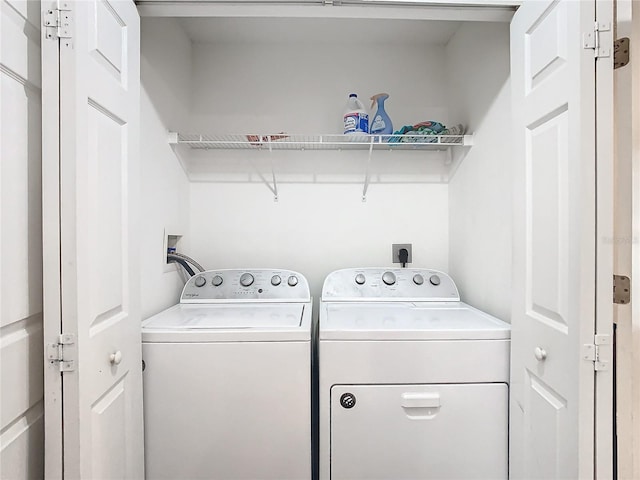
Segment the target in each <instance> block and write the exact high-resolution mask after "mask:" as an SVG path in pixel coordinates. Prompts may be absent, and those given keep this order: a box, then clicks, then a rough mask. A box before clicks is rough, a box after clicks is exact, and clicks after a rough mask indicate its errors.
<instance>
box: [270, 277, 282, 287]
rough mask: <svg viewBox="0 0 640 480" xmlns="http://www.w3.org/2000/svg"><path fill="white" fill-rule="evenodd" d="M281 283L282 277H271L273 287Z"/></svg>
mask: <svg viewBox="0 0 640 480" xmlns="http://www.w3.org/2000/svg"><path fill="white" fill-rule="evenodd" d="M281 283H282V278H280V275H274V276H273V277H271V285H273V286H274V287H277V286H278V285H280V284H281Z"/></svg>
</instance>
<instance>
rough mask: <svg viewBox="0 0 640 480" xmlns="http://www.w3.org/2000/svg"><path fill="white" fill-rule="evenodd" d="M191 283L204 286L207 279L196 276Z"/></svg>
mask: <svg viewBox="0 0 640 480" xmlns="http://www.w3.org/2000/svg"><path fill="white" fill-rule="evenodd" d="M193 283H194V284H195V286H196V287H204V284H205V283H207V279H206V278H204V277H196V279H195V281H194V282H193Z"/></svg>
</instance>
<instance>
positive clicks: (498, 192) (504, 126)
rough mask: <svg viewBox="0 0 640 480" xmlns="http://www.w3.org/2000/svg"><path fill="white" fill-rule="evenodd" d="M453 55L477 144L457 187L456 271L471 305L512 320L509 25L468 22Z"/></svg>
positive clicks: (455, 101) (464, 113) (459, 106)
mask: <svg viewBox="0 0 640 480" xmlns="http://www.w3.org/2000/svg"><path fill="white" fill-rule="evenodd" d="M446 57H447V70H448V74H449V79H450V82H451V102H452V106H453V108H454V111H455V112H456V114H457V115H459V116H460V117H461V118H462V121H463V122H464V123H465V124H467V125H468V126H469V129H470V131H472V132H474V146H473V147H472V148H470V149H469V152H468V154H467V155H466V157H465V158H464V161H462V162H461V163H460V166H459V168H458V170H457V171H456V173H455V175H454V177H453V179H452V180H451V181H450V183H449V219H450V220H449V225H450V229H449V235H450V238H449V241H450V243H449V245H450V248H449V273H450V274H451V275H452V277H453V278H454V279H455V281H456V283H457V284H458V288H459V289H460V294H461V296H462V299H463V300H464V301H465V302H468V303H470V304H472V305H473V306H475V307H477V308H480V309H482V310H484V311H486V312H488V313H491V314H493V315H495V316H497V317H499V318H501V319H503V320H505V321H507V322H509V321H510V310H511V231H512V223H513V222H512V195H513V187H512V180H511V178H512V176H511V163H512V161H513V153H512V145H511V137H512V134H511V101H510V97H511V87H510V83H509V25H508V24H478V23H468V24H464V25H463V26H462V27H461V28H460V29H459V30H458V32H457V33H456V35H455V36H454V37H453V38H452V39H451V41H450V42H449V44H448V45H447V49H446Z"/></svg>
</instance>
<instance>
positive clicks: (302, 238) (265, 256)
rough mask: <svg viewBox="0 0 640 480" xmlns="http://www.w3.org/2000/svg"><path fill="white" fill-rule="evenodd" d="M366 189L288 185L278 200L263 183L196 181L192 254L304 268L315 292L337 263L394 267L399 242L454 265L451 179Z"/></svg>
mask: <svg viewBox="0 0 640 480" xmlns="http://www.w3.org/2000/svg"><path fill="white" fill-rule="evenodd" d="M303 153H304V152H303ZM361 193H362V186H360V185H349V184H347V185H339V184H333V185H313V184H286V185H282V186H281V195H280V197H281V198H280V200H279V201H278V202H277V203H276V202H273V200H272V199H271V197H270V196H269V192H268V191H267V189H266V188H265V187H264V186H262V185H259V184H208V183H194V184H193V185H192V186H191V234H192V239H191V245H192V248H193V253H194V255H195V256H196V257H197V258H199V259H201V260H202V261H203V262H204V264H205V267H207V268H232V267H233V268H236V267H240V268H242V267H275V268H290V269H293V270H297V271H300V272H302V273H303V274H304V275H305V276H306V277H307V279H308V280H309V283H310V286H311V289H312V295H313V296H314V297H315V298H319V296H320V293H321V289H322V283H323V281H324V278H325V277H326V275H327V274H328V273H329V272H331V271H333V270H337V269H340V268H347V267H353V266H362V267H373V266H380V265H389V266H391V265H392V263H391V244H392V243H413V258H414V265H416V266H429V267H432V268H435V269H441V270H445V271H446V270H447V269H448V265H447V258H448V238H447V232H448V223H447V222H448V213H447V210H448V209H447V203H448V198H447V186H446V185H420V184H406V185H374V186H373V187H372V192H371V194H370V195H369V198H368V200H367V201H366V202H362V201H361V200H360V194H361ZM396 266H398V265H396Z"/></svg>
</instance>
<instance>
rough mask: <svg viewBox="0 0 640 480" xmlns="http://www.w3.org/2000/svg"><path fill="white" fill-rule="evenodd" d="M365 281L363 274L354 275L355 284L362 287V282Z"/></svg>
mask: <svg viewBox="0 0 640 480" xmlns="http://www.w3.org/2000/svg"><path fill="white" fill-rule="evenodd" d="M366 281H367V279H366V278H365V276H364V273H359V274H357V275H356V283H357V284H358V285H364V282H366Z"/></svg>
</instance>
